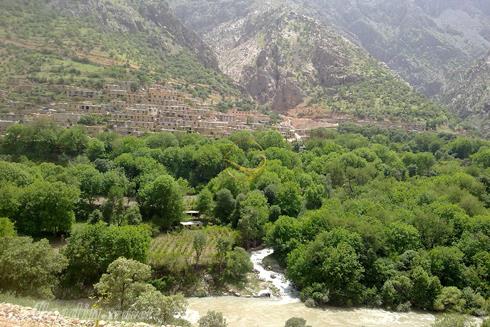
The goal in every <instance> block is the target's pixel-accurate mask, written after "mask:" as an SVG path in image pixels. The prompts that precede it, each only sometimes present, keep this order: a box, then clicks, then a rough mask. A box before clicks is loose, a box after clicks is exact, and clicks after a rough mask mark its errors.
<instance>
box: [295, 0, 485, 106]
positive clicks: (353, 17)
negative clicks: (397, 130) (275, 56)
mask: <svg viewBox="0 0 490 327" xmlns="http://www.w3.org/2000/svg"><path fill="white" fill-rule="evenodd" d="M290 1H291V2H293V3H294V4H295V5H296V6H297V7H300V8H302V10H304V11H305V12H306V13H308V14H309V15H312V16H313V17H316V18H317V19H319V20H320V21H322V22H329V23H333V24H335V25H336V26H337V27H338V29H339V30H341V31H342V32H344V33H345V35H346V36H348V37H349V38H350V39H351V40H353V41H354V42H356V43H358V44H360V45H361V46H362V47H364V48H365V49H366V50H368V51H369V53H370V54H371V55H373V56H374V57H376V58H377V59H378V60H380V61H382V62H385V63H386V64H387V65H388V66H389V67H390V68H392V69H393V70H395V71H396V72H398V73H399V74H400V76H402V77H403V78H404V79H405V80H407V81H408V82H410V84H411V85H413V86H415V87H417V89H418V90H420V91H422V92H424V93H425V94H426V95H429V96H439V95H441V94H442V93H443V92H444V90H445V88H446V87H447V85H448V83H450V77H451V75H450V72H452V71H454V70H457V69H460V68H468V67H467V64H468V63H471V62H473V61H474V60H476V59H477V58H479V57H481V56H483V55H484V54H485V53H486V52H487V51H488V49H490V2H489V1H487V0H430V1H427V0H410V1H408V0H299V1H298V0H290Z"/></svg>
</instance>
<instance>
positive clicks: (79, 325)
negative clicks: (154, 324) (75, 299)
mask: <svg viewBox="0 0 490 327" xmlns="http://www.w3.org/2000/svg"><path fill="white" fill-rule="evenodd" d="M95 325H96V323H95V321H93V320H82V319H76V318H69V317H65V316H63V315H61V314H60V313H58V312H56V311H40V310H37V309H34V308H30V307H24V306H19V305H14V304H9V303H0V326H2V327H34V326H35V327H94V326H95ZM97 326H99V327H151V325H148V324H145V323H135V322H131V323H129V322H117V321H112V322H106V321H99V323H98V324H97ZM167 327H170V326H167Z"/></svg>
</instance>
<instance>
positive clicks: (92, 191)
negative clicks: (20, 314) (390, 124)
mask: <svg viewBox="0 0 490 327" xmlns="http://www.w3.org/2000/svg"><path fill="white" fill-rule="evenodd" d="M41 127H42V128H41ZM19 131H21V133H20V134H17V135H20V136H19V137H18V138H17V140H18V142H19V144H25V146H24V147H15V146H14V144H15V139H14V138H13V135H14V134H15V133H17V132H19ZM67 134H68V135H71V136H76V137H74V139H75V140H84V141H83V142H79V143H78V144H80V146H77V147H62V146H58V145H59V144H63V142H62V140H63V139H64V137H62V135H67ZM23 135H29V136H30V137H29V138H28V137H27V136H25V137H24V136H23ZM32 140H37V141H36V142H33V141H32ZM50 142H51V144H53V143H54V144H57V145H56V146H55V148H56V149H59V150H58V152H57V153H56V155H52V154H50V155H47V154H46V153H45V150H42V149H44V148H45V147H46V145H47V144H50ZM75 143H76V142H75ZM0 144H1V148H0V151H1V159H2V160H1V161H0V165H1V167H2V169H1V170H0V172H1V173H0V181H1V186H0V215H1V216H3V217H6V218H8V219H11V221H12V223H14V224H15V225H14V226H15V229H16V230H17V232H18V233H19V235H27V236H35V237H39V236H44V237H49V238H52V239H56V240H59V241H61V243H64V242H66V243H67V244H66V245H64V246H63V248H62V249H61V250H60V251H59V252H53V253H51V254H46V255H45V257H46V258H50V255H51V256H53V255H56V256H59V259H56V263H57V265H56V266H53V267H51V266H50V265H48V264H45V263H43V267H42V268H43V269H47V271H46V273H45V275H44V276H47V277H43V283H41V284H42V285H43V288H42V292H41V291H40V292H39V293H44V294H48V295H49V294H52V293H49V291H47V290H51V292H53V291H54V293H55V294H56V295H57V296H59V297H69V296H86V295H88V294H93V292H94V288H93V285H94V284H96V285H99V286H96V287H95V289H96V290H98V291H99V294H100V295H101V299H103V300H101V301H102V302H104V303H106V305H114V303H116V302H117V301H115V300H114V299H116V298H118V299H120V297H112V295H111V296H109V295H106V293H107V292H109V291H110V290H111V289H113V287H119V286H120V285H119V286H118V284H117V283H116V284H114V283H113V284H111V283H112V282H110V281H111V280H112V279H111V278H112V277H111V274H114V276H116V275H115V274H118V273H119V272H118V271H117V269H116V267H119V264H121V265H122V266H123V267H126V268H128V269H129V268H131V269H133V268H134V269H136V270H138V271H139V272H141V273H138V275H141V276H142V277H141V279H131V283H133V282H134V283H144V284H145V285H146V284H147V283H149V284H151V285H152V286H153V287H154V289H153V291H152V292H150V293H148V292H143V293H141V294H139V293H138V292H136V291H135V294H136V293H138V294H137V295H138V296H137V297H136V298H138V299H139V300H141V301H140V302H134V303H140V304H139V305H141V306H149V304H148V303H150V302H153V301H155V303H156V304H155V305H156V307H155V308H154V309H155V310H156V312H162V311H161V310H163V309H162V308H163V306H164V303H166V302H165V301H166V298H164V297H162V296H168V295H170V294H177V293H179V292H185V294H193V295H196V294H202V295H206V294H209V292H210V290H213V289H214V290H217V289H226V287H228V285H240V284H243V283H244V281H245V280H246V276H247V273H249V272H250V271H251V268H252V265H251V263H250V259H249V256H248V253H247V252H246V251H245V250H244V249H243V248H250V247H254V246H256V245H261V244H264V243H265V244H267V245H269V246H272V247H274V250H275V254H276V256H277V259H278V260H279V262H280V263H281V264H282V265H283V266H284V267H285V268H287V275H288V277H289V278H290V279H291V280H292V281H293V282H294V283H295V285H296V286H297V287H298V288H299V289H300V290H301V296H302V299H304V300H305V301H307V302H308V304H309V305H316V306H321V305H326V304H328V305H339V306H353V305H368V306H374V307H385V308H389V309H392V310H408V309H409V308H419V309H424V310H436V311H443V312H456V313H467V314H472V315H479V316H480V315H485V314H486V312H487V311H486V310H487V301H488V297H489V287H488V282H487V279H488V264H487V263H488V262H489V250H490V249H489V244H490V242H489V238H490V235H489V230H490V228H489V224H490V220H489V219H490V216H489V206H490V197H489V190H490V182H489V181H490V172H489V170H488V167H487V165H486V161H485V160H484V159H482V158H484V157H485V153H486V152H485V151H486V149H487V148H488V146H489V143H488V141H485V140H481V139H474V138H468V137H461V136H454V135H449V134H433V133H407V132H403V131H397V130H389V131H388V130H379V129H375V128H364V129H360V128H357V127H354V126H348V125H345V126H341V127H340V128H339V129H338V130H337V131H333V130H318V131H315V132H314V133H313V134H312V136H311V138H310V139H308V140H307V141H306V142H305V143H304V144H301V145H299V144H288V143H287V142H285V141H284V140H283V138H282V137H281V136H280V134H279V133H277V132H274V131H260V132H256V133H248V132H240V133H237V134H235V135H232V136H230V137H229V138H223V139H218V140H212V139H207V138H204V137H201V136H199V135H193V134H176V135H170V134H165V133H163V134H161V135H157V136H155V135H148V136H142V137H140V138H137V137H133V136H125V137H122V136H118V135H115V134H112V133H102V134H100V135H97V136H96V137H91V136H88V135H87V134H85V132H84V131H83V129H78V128H77V129H74V130H73V129H67V130H61V129H58V128H56V127H54V126H51V125H42V126H41V125H38V124H34V125H23V126H13V127H11V129H9V130H8V131H7V134H6V135H5V136H4V137H3V138H2V139H1V141H0ZM70 144H73V143H70ZM22 148H23V149H26V150H23V151H26V152H22V151H21V149H22ZM32 185H36V186H37V187H36V188H35V187H33V186H32ZM190 185H191V186H190ZM40 190H43V191H44V192H41V191H40ZM48 191H49V193H52V194H56V195H57V196H58V197H59V198H60V199H65V200H62V201H59V202H55V201H52V200H51V194H44V193H46V192H48ZM184 194H187V195H197V197H188V198H192V199H195V201H194V200H192V201H191V200H188V199H187V200H186V201H185V203H187V205H189V206H194V205H199V207H200V208H203V217H202V219H203V220H204V221H205V222H207V223H213V224H214V225H216V226H207V227H205V228H203V229H201V230H183V231H176V230H175V228H178V227H179V220H180V219H182V210H183V208H184V204H183V203H184V201H183V198H184ZM55 205H56V206H55ZM34 208H35V210H34ZM140 208H141V210H140ZM176 208H177V209H176ZM51 212H52V213H53V214H50V213H51ZM27 213H29V214H30V215H31V216H29V217H30V218H29V220H26V218H25V217H26V214H27ZM66 217H71V218H70V221H69V222H68V220H67V218H66ZM121 217H123V218H121ZM124 217H126V218H124ZM130 217H133V218H130ZM89 218H90V219H89ZM73 219H74V220H77V221H78V223H76V224H74V223H73ZM31 220H32V221H36V222H37V223H36V224H35V226H43V227H42V228H41V229H39V228H26V227H25V226H30V225H29V224H26V222H29V221H31ZM86 220H89V223H87V222H85V221H86ZM1 221H2V226H6V227H4V228H3V229H4V230H6V231H7V232H4V233H6V234H7V235H10V236H9V237H5V238H4V239H3V242H6V243H9V242H12V244H17V243H15V242H19V244H23V245H22V247H24V246H25V247H26V251H27V252H29V253H36V252H35V248H36V247H41V248H42V249H43V251H48V249H47V248H48V246H47V242H46V241H41V242H34V243H32V241H29V242H28V241H26V240H25V236H14V235H15V234H13V232H12V223H9V222H8V221H7V220H5V219H2V220H1ZM41 222H42V223H41ZM32 226H34V225H32ZM51 226H58V227H51ZM59 226H63V228H61V227H59ZM15 229H14V230H15ZM40 234H41V235H40ZM65 235H66V236H68V237H66V238H65ZM151 235H153V236H154V238H153V240H152V239H151ZM21 240H23V241H21ZM28 244H31V245H29V246H28ZM32 244H35V246H34V245H32ZM41 245H42V246H41ZM15 246H17V245H15ZM18 247H21V246H20V245H18ZM13 253H14V252H13ZM3 255H5V256H7V258H8V256H9V252H5V254H3ZM23 256H24V257H29V256H28V254H25V255H23ZM121 257H123V258H125V259H120V258H121ZM65 258H66V259H65ZM8 260H13V259H8ZM53 260H54V259H53ZM115 260H119V261H116V262H117V264H116V263H114V261H115ZM124 260H129V261H124ZM132 260H134V261H132ZM63 262H67V264H66V263H63ZM112 263H114V265H113V266H111V264H112ZM35 264H37V262H36V263H33V266H35ZM146 264H149V265H150V267H151V269H150V273H148V268H146V267H147V266H144V265H146ZM142 265H143V266H142ZM2 267H5V276H11V273H12V271H10V267H12V269H13V268H14V267H17V268H15V269H19V270H20V269H21V268H22V269H27V268H28V267H26V266H25V265H22V266H19V265H15V264H8V265H2ZM65 267H66V268H65ZM109 267H110V269H109ZM142 267H145V268H144V269H142ZM140 268H141V269H140ZM108 269H109V270H108ZM118 269H119V268H118ZM143 271H144V272H145V273H143ZM2 273H3V272H2ZM104 273H105V274H106V275H105V276H106V277H103V278H102V279H101V277H102V276H103V275H104ZM121 273H123V272H121ZM19 274H20V273H19ZM148 275H149V276H148ZM40 276H43V275H42V274H40ZM207 276H211V278H209V277H207ZM58 277H59V280H60V281H61V284H60V287H58V288H56V283H55V281H56V280H58ZM9 278H10V277H9ZM119 280H121V279H120V278H116V279H114V281H119ZM45 281H47V282H45ZM97 283H99V284H97ZM100 283H102V284H100ZM2 285H4V284H2ZM5 285H8V287H7V286H2V287H3V288H4V289H5V290H7V289H12V290H19V293H23V292H24V291H25V290H26V288H25V286H24V285H23V284H22V282H21V280H17V279H12V280H9V281H8V283H7V282H6V284H5ZM101 285H105V286H104V287H105V288H103V287H102V286H101ZM145 287H146V286H145ZM33 289H36V288H33ZM155 292H157V293H155ZM158 292H164V293H165V294H166V295H162V294H160V293H158ZM107 294H109V293H107ZM143 294H145V296H144V298H139V296H140V295H141V296H143ZM133 298H134V297H133ZM102 302H101V303H102ZM125 302H126V300H124V301H123V306H121V307H120V309H124V310H128V311H130V310H131V308H130V307H131V305H132V304H133V303H132V304H131V305H129V304H128V303H127V305H126V304H124V303H125ZM119 304H121V302H119ZM179 307H180V306H177V308H179ZM159 310H160V311H159ZM176 310H177V309H176ZM162 314H163V315H164V316H165V315H168V314H167V313H162ZM162 319H163V318H162Z"/></svg>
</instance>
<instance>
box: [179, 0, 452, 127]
mask: <svg viewBox="0 0 490 327" xmlns="http://www.w3.org/2000/svg"><path fill="white" fill-rule="evenodd" d="M172 5H173V6H174V8H175V11H176V13H177V15H178V16H179V17H181V18H182V19H185V22H186V24H187V25H188V26H189V27H191V28H195V29H197V30H198V31H199V32H200V33H202V35H203V38H204V39H205V41H207V42H208V43H209V44H210V45H211V47H212V48H214V49H215V51H216V53H217V55H218V58H219V62H220V67H221V69H222V70H223V71H224V72H225V73H227V74H228V75H229V76H230V77H231V78H233V79H234V80H235V81H236V82H238V83H240V85H242V86H243V87H244V88H245V89H246V90H247V91H248V92H249V93H250V94H251V95H252V97H254V99H256V100H257V101H258V102H259V103H262V104H270V106H271V107H272V109H273V110H275V111H286V110H288V109H291V108H294V107H296V106H322V107H325V108H326V109H327V110H330V111H332V112H338V113H348V114H354V115H356V116H358V117H364V116H370V117H372V118H377V119H383V118H386V117H390V118H395V117H396V118H397V119H405V120H419V121H434V120H435V121H439V122H440V121H444V120H445V115H444V112H443V110H442V109H441V108H440V107H439V106H437V105H434V104H432V103H430V102H429V101H427V100H426V99H424V98H423V97H421V96H420V95H418V94H416V93H415V92H413V91H412V90H411V88H410V87H409V86H408V85H407V84H406V83H405V82H403V81H402V80H401V79H400V78H398V77H397V76H395V75H394V74H393V73H392V72H391V71H390V70H389V69H388V68H387V67H385V66H383V65H382V64H379V63H378V62H377V61H376V60H375V59H374V58H372V57H370V56H369V55H368V53H367V52H365V51H364V50H363V49H361V48H360V47H358V46H356V45H355V44H353V43H352V42H350V41H349V40H348V39H346V38H345V37H342V36H341V35H339V34H338V33H337V32H336V31H335V30H334V29H332V28H330V27H328V26H326V25H324V24H321V23H319V22H318V21H316V20H315V19H312V18H310V17H308V16H305V15H303V14H301V13H298V12H297V11H296V10H294V9H292V8H290V7H288V6H282V5H281V4H280V3H267V4H264V3H259V2H244V1H229V0H221V1H213V2H194V1H190V2H186V1H177V2H173V3H172ZM271 7H272V8H273V9H266V8H271ZM218 8H226V9H224V10H223V11H220V10H218ZM192 13H199V14H194V15H193V14H192Z"/></svg>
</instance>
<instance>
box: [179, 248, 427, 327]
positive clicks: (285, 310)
mask: <svg viewBox="0 0 490 327" xmlns="http://www.w3.org/2000/svg"><path fill="white" fill-rule="evenodd" d="M272 252H273V250H272V249H263V250H259V251H254V252H252V254H251V260H252V262H253V264H254V270H255V271H256V272H257V273H258V275H259V278H260V279H262V280H265V281H268V282H270V284H272V285H273V286H274V288H276V289H277V290H278V291H279V292H278V293H279V296H275V297H271V298H243V297H233V296H221V297H205V298H189V299H188V302H189V310H188V312H187V317H186V318H187V319H188V320H189V321H191V322H192V323H194V324H195V323H196V322H197V320H198V319H199V317H200V316H202V315H205V314H206V312H207V311H209V310H213V311H219V312H222V313H223V315H224V316H225V318H226V320H227V321H228V325H229V326H230V327H282V326H284V323H285V321H286V320H288V319H289V318H291V317H301V318H304V319H306V320H307V322H308V325H311V326H312V327H327V326H328V327H337V326H339V327H340V326H342V327H344V326H358V327H361V326H362V327H378V326H380V327H418V326H422V327H424V326H430V325H431V324H432V323H433V322H434V320H435V317H434V315H432V314H428V313H418V312H403V313H399V312H389V311H385V310H381V309H366V308H358V309H345V308H323V309H318V308H307V307H306V306H305V305H304V304H303V303H301V302H300V300H299V298H298V292H297V291H296V290H295V289H294V287H293V285H292V284H291V283H290V282H289V281H288V280H287V279H286V278H285V276H284V275H282V274H279V273H275V272H273V271H270V270H267V269H266V268H265V267H264V266H263V265H262V259H263V258H265V257H266V256H268V255H270V254H272ZM264 292H269V290H264Z"/></svg>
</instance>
